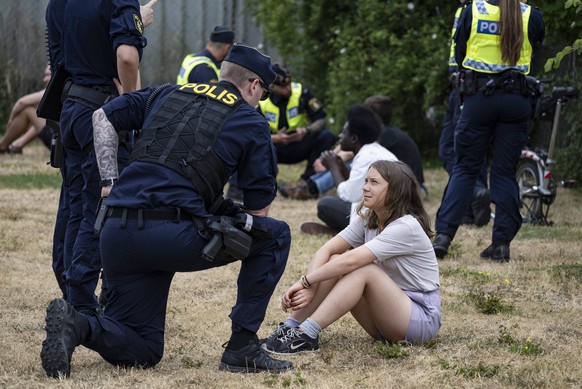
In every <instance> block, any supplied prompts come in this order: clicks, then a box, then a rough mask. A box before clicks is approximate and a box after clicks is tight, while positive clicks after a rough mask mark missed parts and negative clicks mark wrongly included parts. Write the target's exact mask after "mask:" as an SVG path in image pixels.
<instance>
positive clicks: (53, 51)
mask: <svg viewBox="0 0 582 389" xmlns="http://www.w3.org/2000/svg"><path fill="white" fill-rule="evenodd" d="M66 5H67V0H50V3H49V4H48V6H47V7H46V13H45V20H46V26H47V29H46V30H47V43H48V49H49V59H50V64H51V71H52V72H54V71H55V70H56V67H57V65H58V64H59V63H61V62H62V61H63V43H62V29H63V25H64V23H65V6H66Z"/></svg>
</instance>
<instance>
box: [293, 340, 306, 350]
mask: <svg viewBox="0 0 582 389" xmlns="http://www.w3.org/2000/svg"><path fill="white" fill-rule="evenodd" d="M305 343H307V342H302V343H299V344H298V345H295V344H291V345H289V348H290V349H291V350H297V349H298V348H299V347H301V346H303V345H304V344H305Z"/></svg>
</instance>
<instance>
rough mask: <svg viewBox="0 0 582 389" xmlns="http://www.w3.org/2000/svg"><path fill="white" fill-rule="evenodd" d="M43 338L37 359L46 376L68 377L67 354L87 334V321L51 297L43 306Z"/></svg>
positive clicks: (69, 368) (70, 307)
mask: <svg viewBox="0 0 582 389" xmlns="http://www.w3.org/2000/svg"><path fill="white" fill-rule="evenodd" d="M45 322H46V327H45V330H46V339H45V340H44V341H43V342H42V350H41V351H40V359H41V361H42V367H43V369H44V370H45V371H46V374H47V376H49V377H53V378H59V375H62V376H65V377H68V376H69V374H70V373H71V356H72V355H73V352H74V351H75V347H77V346H78V345H80V344H81V343H82V342H83V341H84V340H85V339H86V337H87V335H88V334H89V322H88V321H87V319H86V318H85V317H84V316H83V315H82V314H80V313H78V312H77V311H76V310H75V309H74V308H73V307H72V306H71V305H69V304H68V303H67V302H66V301H65V300H63V299H54V300H53V301H51V302H50V303H49V305H48V307H47V309H46V317H45Z"/></svg>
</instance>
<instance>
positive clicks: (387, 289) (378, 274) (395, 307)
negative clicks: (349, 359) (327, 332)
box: [311, 264, 412, 340]
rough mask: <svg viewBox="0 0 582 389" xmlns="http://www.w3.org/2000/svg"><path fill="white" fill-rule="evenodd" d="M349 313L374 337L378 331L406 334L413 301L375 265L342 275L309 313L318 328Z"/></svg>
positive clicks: (394, 336) (387, 334)
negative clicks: (317, 305) (313, 310)
mask: <svg viewBox="0 0 582 389" xmlns="http://www.w3.org/2000/svg"><path fill="white" fill-rule="evenodd" d="M350 311H351V312H352V314H353V316H354V317H355V318H356V320H357V321H358V323H360V325H361V326H362V327H363V328H364V329H365V330H366V332H368V333H369V334H370V335H371V336H373V337H374V338H378V331H380V333H381V335H382V336H383V337H384V338H385V339H387V340H401V339H404V338H405V336H406V331H407V329H408V323H409V322H410V313H411V311H412V302H411V301H410V298H409V297H408V296H407V295H406V294H405V293H404V292H403V291H402V290H401V289H400V287H398V285H396V284H395V283H394V281H392V279H391V278H390V277H389V276H388V275H387V274H386V273H385V272H384V271H383V270H382V269H381V268H380V267H379V266H378V265H376V264H370V265H367V266H364V267H362V268H360V269H357V270H355V271H353V272H352V273H349V274H346V275H345V276H343V277H342V278H341V279H340V280H339V281H338V282H337V283H336V285H335V286H334V287H333V289H332V290H331V291H330V292H329V293H328V295H327V297H326V298H325V299H324V300H323V301H322V302H321V304H320V305H319V307H318V308H317V309H316V310H315V312H313V314H312V315H311V319H312V320H314V321H315V322H316V323H317V324H318V325H319V326H320V327H321V328H325V327H327V326H329V325H330V324H331V323H333V322H334V321H336V320H337V319H339V318H340V317H342V316H344V315H345V314H346V313H348V312H350Z"/></svg>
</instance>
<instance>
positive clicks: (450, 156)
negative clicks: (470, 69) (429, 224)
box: [439, 0, 491, 227]
mask: <svg viewBox="0 0 582 389" xmlns="http://www.w3.org/2000/svg"><path fill="white" fill-rule="evenodd" d="M459 2H460V4H459V7H458V8H457V11H456V12H455V21H454V23H453V29H452V32H451V50H450V55H449V73H450V75H451V81H452V84H453V85H452V87H453V88H452V90H451V93H450V94H449V104H448V107H447V110H446V112H445V116H444V119H443V130H442V132H441V136H440V138H439V158H440V160H441V161H442V163H443V166H444V168H445V170H446V171H447V173H448V174H449V176H450V175H451V174H452V173H453V167H454V166H455V126H456V125H457V121H458V119H459V115H460V113H461V112H460V111H461V109H460V105H461V102H460V97H459V90H458V88H457V85H456V80H457V76H458V74H459V67H458V66H457V61H456V60H455V41H454V39H453V37H454V36H455V32H456V31H457V26H458V24H459V17H460V16H461V11H462V10H463V8H464V7H465V3H466V0H460V1H459ZM489 219H491V206H490V198H489V189H487V161H486V160H483V165H482V167H481V170H480V171H479V175H478V176H477V179H476V180H475V189H474V190H473V197H472V201H471V203H470V204H469V207H467V211H466V212H465V215H464V216H463V220H462V224H475V225H476V226H478V227H481V226H484V225H486V224H487V223H489Z"/></svg>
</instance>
